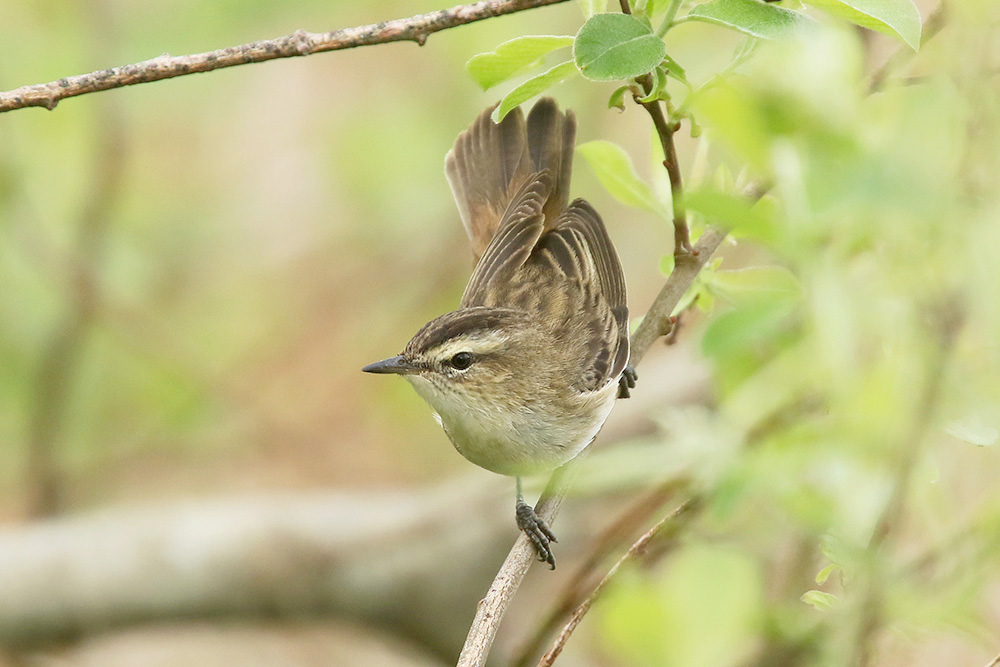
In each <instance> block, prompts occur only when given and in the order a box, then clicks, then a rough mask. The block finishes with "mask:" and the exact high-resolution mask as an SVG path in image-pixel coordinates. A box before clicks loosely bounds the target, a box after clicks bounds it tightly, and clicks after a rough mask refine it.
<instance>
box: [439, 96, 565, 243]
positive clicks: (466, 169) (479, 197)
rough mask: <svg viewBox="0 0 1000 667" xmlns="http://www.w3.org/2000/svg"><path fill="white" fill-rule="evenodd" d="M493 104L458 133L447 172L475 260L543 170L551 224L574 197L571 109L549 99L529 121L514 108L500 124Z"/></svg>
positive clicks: (546, 211)
mask: <svg viewBox="0 0 1000 667" xmlns="http://www.w3.org/2000/svg"><path fill="white" fill-rule="evenodd" d="M494 108H495V107H490V108H489V109H486V110H485V111H484V112H483V113H481V114H480V115H479V117H478V118H477V119H476V120H475V122H473V123H472V125H471V126H470V127H469V129H467V130H466V131H465V132H462V133H461V134H460V135H459V136H458V139H457V140H456V141H455V146H454V147H453V148H452V149H451V150H450V151H449V152H448V155H447V157H446V158H445V174H446V175H447V177H448V183H449V184H450V185H451V191H452V194H453V195H454V196H455V202H456V204H457V205H458V211H459V214H460V215H461V216H462V223H463V224H464V225H465V230H466V232H467V233H468V235H469V241H470V242H471V244H472V252H473V254H474V255H475V257H476V260H479V258H480V257H481V256H482V255H483V253H484V252H486V248H487V247H489V245H490V242H491V241H492V240H493V237H494V236H496V234H497V233H498V232H499V231H500V228H501V227H502V226H503V224H504V221H505V220H506V219H507V218H506V216H505V213H506V212H507V211H508V209H509V208H510V206H511V204H512V202H515V201H516V199H517V196H518V194H519V192H520V191H521V189H522V187H523V186H524V185H525V183H526V182H528V181H529V180H530V179H532V178H533V177H534V175H535V174H537V173H539V172H542V171H547V172H548V173H549V176H550V179H551V183H550V191H549V193H548V195H547V197H548V199H547V201H546V202H545V203H544V206H543V211H542V212H543V213H544V215H545V217H546V219H547V221H548V224H549V226H550V227H551V226H552V223H554V222H555V220H556V218H557V217H558V216H559V214H560V213H562V210H563V209H564V208H566V202H567V201H569V183H570V178H571V176H572V170H573V147H574V142H575V138H576V119H575V118H574V116H573V113H572V112H571V111H566V112H560V111H559V108H558V106H557V105H556V103H555V100H553V99H552V98H548V97H546V98H543V99H541V100H539V101H538V102H537V103H535V106H534V107H532V109H531V112H530V113H529V114H528V118H527V121H526V120H525V118H524V114H523V113H522V112H521V110H520V109H515V110H514V111H512V112H510V113H509V114H507V116H506V117H505V118H504V119H503V121H502V122H501V123H500V124H496V123H494V122H493V121H492V120H491V119H490V114H491V113H492V111H493V109H494Z"/></svg>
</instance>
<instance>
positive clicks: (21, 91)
mask: <svg viewBox="0 0 1000 667" xmlns="http://www.w3.org/2000/svg"><path fill="white" fill-rule="evenodd" d="M560 2H566V0H482V1H481V2H477V3H474V4H471V5H457V6H455V7H452V8H451V9H442V10H439V11H436V12H430V13H427V14H420V15H418V16H413V17H410V18H406V19H395V20H392V21H384V22H382V23H374V24H371V25H365V26H358V27H356V28H344V29H341V30H334V31H332V32H325V33H314V32H306V31H305V30H296V31H295V32H293V33H292V34H290V35H285V36H284V37H279V38H277V39H268V40H262V41H258V42H251V43H249V44H241V45H239V46H230V47H227V48H224V49H218V50H216V51H208V52H206V53H195V54H192V55H187V56H171V55H169V54H164V55H162V56H160V57H158V58H153V59H152V60H146V61H143V62H141V63H136V64H134V65H124V66H122V67H113V68H111V69H106V70H101V71H99V72H91V73H89V74H80V75H77V76H71V77H66V78H64V79H59V80H58V81H52V82H50V83H41V84H35V85H30V86H22V87H20V88H17V89H15V90H10V91H7V92H3V93H0V113H2V112H4V111H13V110H15V109H24V108H26V107H44V108H46V109H49V110H52V109H55V108H56V105H57V104H59V101H60V100H63V99H65V98H67V97H74V96H77V95H85V94H87V93H96V92H100V91H102V90H110V89H112V88H122V87H124V86H134V85H136V84H140V83H151V82H153V81H162V80H164V79H172V78H174V77H177V76H185V75H188V74H197V73H199V72H211V71H212V70H217V69H222V68H224V67H236V66H237V65H249V64H251V63H260V62H264V61H267V60H275V59H277V58H294V57H297V56H308V55H312V54H314V53H322V52H324V51H339V50H342V49H353V48H355V47H358V46H370V45H373V44H386V43H389V42H404V41H410V42H416V43H417V44H419V45H421V46H423V44H424V42H426V41H427V36H428V35H431V34H433V33H435V32H439V31H441V30H447V29H448V28H454V27H456V26H460V25H465V24H467V23H473V22H475V21H482V20H483V19H488V18H493V17H494V16H502V15H504V14H512V13H514V12H520V11H524V10H525V9H533V8H535V7H543V6H545V5H554V4H558V3H560Z"/></svg>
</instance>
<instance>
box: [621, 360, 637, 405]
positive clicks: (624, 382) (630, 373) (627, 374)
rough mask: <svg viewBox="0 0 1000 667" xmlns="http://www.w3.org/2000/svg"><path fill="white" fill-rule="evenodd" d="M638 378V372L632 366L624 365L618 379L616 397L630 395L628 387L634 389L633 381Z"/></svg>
mask: <svg viewBox="0 0 1000 667" xmlns="http://www.w3.org/2000/svg"><path fill="white" fill-rule="evenodd" d="M638 379H639V374H638V373H636V372H635V368H633V367H632V366H626V367H625V370H624V371H623V372H622V376H621V377H620V378H619V379H618V398H628V397H629V396H631V395H632V393H631V392H630V391H629V390H630V389H635V381H636V380H638Z"/></svg>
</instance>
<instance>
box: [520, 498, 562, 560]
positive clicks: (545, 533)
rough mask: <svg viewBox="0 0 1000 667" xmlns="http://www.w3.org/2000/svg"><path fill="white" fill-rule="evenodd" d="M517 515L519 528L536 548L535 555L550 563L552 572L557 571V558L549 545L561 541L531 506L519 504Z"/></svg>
mask: <svg viewBox="0 0 1000 667" xmlns="http://www.w3.org/2000/svg"><path fill="white" fill-rule="evenodd" d="M515 514H516V516H517V527H518V528H520V529H521V530H522V531H524V534H525V535H527V536H528V539H529V540H531V544H532V546H534V547H535V553H536V554H537V555H538V560H540V561H541V562H543V563H548V564H549V569H550V570H554V569H556V557H555V556H554V555H553V554H552V549H551V548H550V546H549V544H550V543H552V542H558V541H559V540H557V539H556V536H555V535H554V534H553V533H552V531H551V530H549V527H548V526H547V525H546V524H545V522H544V521H542V519H541V518H539V516H538V515H537V514H535V510H534V509H533V508H532V507H531V505H528V504H527V503H524V502H519V503H518V504H517V509H516V511H515Z"/></svg>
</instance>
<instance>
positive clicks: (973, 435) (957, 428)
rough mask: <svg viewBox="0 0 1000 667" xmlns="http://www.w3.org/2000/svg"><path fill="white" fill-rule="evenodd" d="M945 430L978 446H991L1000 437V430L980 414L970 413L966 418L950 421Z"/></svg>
mask: <svg viewBox="0 0 1000 667" xmlns="http://www.w3.org/2000/svg"><path fill="white" fill-rule="evenodd" d="M944 430H945V431H947V432H948V435H950V436H952V437H954V438H958V439H959V440H962V441H963V442H967V443H969V444H970V445H975V446H976V447H990V446H992V445H995V444H996V442H997V440H998V439H1000V431H997V428H996V427H995V426H990V425H989V424H987V423H986V422H985V421H983V419H982V417H979V416H978V415H969V416H967V417H965V418H964V419H956V420H955V421H951V422H948V424H946V425H945V427H944Z"/></svg>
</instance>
